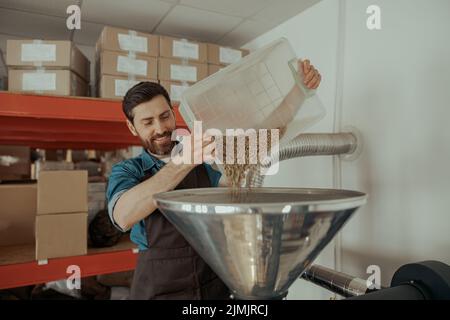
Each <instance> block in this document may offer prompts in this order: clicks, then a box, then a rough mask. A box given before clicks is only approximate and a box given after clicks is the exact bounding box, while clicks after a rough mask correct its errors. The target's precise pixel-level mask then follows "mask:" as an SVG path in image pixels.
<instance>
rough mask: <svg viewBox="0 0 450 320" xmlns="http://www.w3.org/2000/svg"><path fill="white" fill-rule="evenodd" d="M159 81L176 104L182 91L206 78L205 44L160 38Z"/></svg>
mask: <svg viewBox="0 0 450 320" xmlns="http://www.w3.org/2000/svg"><path fill="white" fill-rule="evenodd" d="M159 56H160V57H159V78H158V79H159V81H160V84H161V85H162V86H163V87H165V88H166V90H167V91H168V92H169V95H170V98H171V100H172V102H174V103H178V102H179V100H180V96H181V94H182V93H183V91H184V90H185V89H186V88H188V87H189V86H190V85H191V84H194V83H196V82H197V81H200V80H202V79H204V78H206V77H207V76H208V65H207V62H208V50H207V46H206V43H201V42H197V41H191V40H189V41H188V40H186V39H177V38H173V37H166V36H161V37H160V51H159Z"/></svg>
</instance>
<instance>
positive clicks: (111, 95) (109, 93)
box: [98, 75, 158, 99]
mask: <svg viewBox="0 0 450 320" xmlns="http://www.w3.org/2000/svg"><path fill="white" fill-rule="evenodd" d="M141 81H150V82H158V80H156V79H147V78H140V77H138V78H135V79H134V80H130V79H128V77H124V76H110V75H102V76H101V78H100V83H99V86H98V96H99V97H101V98H107V99H122V98H123V96H125V94H126V93H127V91H128V89H130V88H131V87H133V86H134V85H135V84H138V83H139V82H141Z"/></svg>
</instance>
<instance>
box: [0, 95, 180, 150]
mask: <svg viewBox="0 0 450 320" xmlns="http://www.w3.org/2000/svg"><path fill="white" fill-rule="evenodd" d="M175 113H176V119H177V126H178V127H184V128H186V124H185V123H184V121H183V119H182V118H181V116H180V114H179V113H178V108H177V107H175ZM0 144H13V145H28V146H30V147H33V148H66V149H69V148H71V149H121V148H125V147H128V146H130V145H140V142H139V140H138V139H137V138H136V137H134V136H132V135H131V134H130V132H129V131H128V128H127V127H126V124H125V117H124V115H123V113H122V106H121V103H120V102H119V101H115V100H106V99H99V98H83V97H62V96H41V95H33V94H20V93H11V92H1V91H0Z"/></svg>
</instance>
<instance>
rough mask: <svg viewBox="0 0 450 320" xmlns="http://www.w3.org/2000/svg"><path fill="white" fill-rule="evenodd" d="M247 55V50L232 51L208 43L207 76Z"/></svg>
mask: <svg viewBox="0 0 450 320" xmlns="http://www.w3.org/2000/svg"><path fill="white" fill-rule="evenodd" d="M248 54H249V51H248V50H243V49H234V48H229V47H224V46H219V45H216V44H212V43H208V76H210V75H212V74H214V73H216V72H217V71H219V70H220V69H222V68H224V67H226V66H228V65H230V64H232V63H235V62H238V61H239V60H241V58H242V57H245V56H246V55H248Z"/></svg>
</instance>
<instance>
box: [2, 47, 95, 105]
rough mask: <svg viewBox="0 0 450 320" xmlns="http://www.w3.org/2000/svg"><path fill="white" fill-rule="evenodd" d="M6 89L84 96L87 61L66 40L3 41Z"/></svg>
mask: <svg viewBox="0 0 450 320" xmlns="http://www.w3.org/2000/svg"><path fill="white" fill-rule="evenodd" d="M6 64H7V65H8V67H9V68H8V69H9V72H8V89H9V90H10V91H22V92H35V93H45V94H57V95H67V96H68V95H73V96H85V95H87V92H88V87H89V85H88V83H89V78H90V76H89V68H90V63H89V60H88V59H87V58H86V57H85V56H84V55H83V54H82V53H81V51H80V50H79V49H78V48H77V47H76V46H75V45H74V44H73V43H72V42H70V41H42V40H7V44H6Z"/></svg>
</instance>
